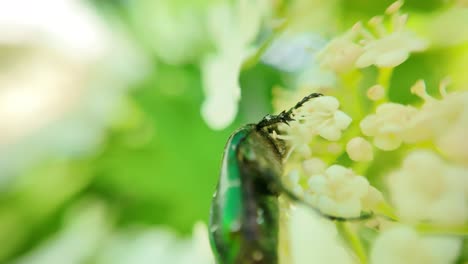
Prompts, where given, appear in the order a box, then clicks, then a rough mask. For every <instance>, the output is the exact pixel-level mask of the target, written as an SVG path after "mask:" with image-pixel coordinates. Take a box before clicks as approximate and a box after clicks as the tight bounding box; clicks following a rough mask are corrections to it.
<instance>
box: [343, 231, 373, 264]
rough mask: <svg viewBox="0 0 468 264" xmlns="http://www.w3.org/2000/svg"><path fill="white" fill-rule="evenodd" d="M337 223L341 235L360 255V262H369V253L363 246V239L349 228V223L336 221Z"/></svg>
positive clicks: (364, 263)
mask: <svg viewBox="0 0 468 264" xmlns="http://www.w3.org/2000/svg"><path fill="white" fill-rule="evenodd" d="M335 225H336V228H337V230H338V232H339V233H340V235H341V237H342V238H343V239H344V240H345V242H346V243H347V244H348V246H349V247H350V248H351V249H352V250H353V252H354V253H355V254H356V256H357V257H358V259H359V262H360V263H361V264H367V255H366V252H365V250H364V247H363V246H362V243H361V239H360V238H359V237H358V236H357V235H356V233H355V232H354V231H353V230H351V229H350V228H349V224H348V223H345V222H335Z"/></svg>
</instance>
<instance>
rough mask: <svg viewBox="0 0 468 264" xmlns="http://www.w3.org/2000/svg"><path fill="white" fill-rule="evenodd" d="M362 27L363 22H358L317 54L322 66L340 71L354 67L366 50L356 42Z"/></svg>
mask: <svg viewBox="0 0 468 264" xmlns="http://www.w3.org/2000/svg"><path fill="white" fill-rule="evenodd" d="M361 28H362V25H361V23H357V24H356V25H354V26H353V28H351V29H350V30H349V31H347V32H346V33H344V34H343V35H342V36H338V37H336V38H334V39H332V40H331V41H330V42H329V43H328V44H327V45H326V46H325V47H324V48H323V50H322V51H320V52H319V53H318V54H317V60H318V61H319V63H320V66H321V67H323V68H325V69H331V70H334V71H335V72H339V73H341V72H347V71H349V70H351V69H353V68H354V64H355V63H356V60H357V59H358V58H359V56H361V54H362V53H363V52H364V50H363V48H362V47H361V46H360V45H358V44H356V43H355V42H356V40H357V39H358V37H359V32H360V30H361Z"/></svg>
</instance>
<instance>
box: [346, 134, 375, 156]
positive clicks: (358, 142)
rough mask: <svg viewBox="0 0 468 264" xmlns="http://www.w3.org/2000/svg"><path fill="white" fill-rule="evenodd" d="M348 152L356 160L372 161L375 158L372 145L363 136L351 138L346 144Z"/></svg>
mask: <svg viewBox="0 0 468 264" xmlns="http://www.w3.org/2000/svg"><path fill="white" fill-rule="evenodd" d="M346 152H347V153H348V155H349V157H350V158H351V160H354V161H371V160H372V159H373V158H374V154H373V152H372V145H371V144H370V143H369V142H368V141H367V140H365V139H364V138H362V137H355V138H353V139H351V140H350V141H349V142H348V144H346Z"/></svg>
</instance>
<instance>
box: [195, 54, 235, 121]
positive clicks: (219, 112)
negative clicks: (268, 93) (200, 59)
mask: <svg viewBox="0 0 468 264" xmlns="http://www.w3.org/2000/svg"><path fill="white" fill-rule="evenodd" d="M241 63H242V57H236V56H230V55H229V54H224V55H219V56H213V57H210V58H207V59H206V60H205V62H204V63H203V65H202V77H203V84H204V86H203V88H204V91H205V95H206V98H205V101H204V102H203V104H202V107H201V114H202V117H203V119H204V120H205V121H206V123H207V124H208V125H209V126H210V127H211V128H213V129H223V128H225V127H226V126H228V125H229V124H230V123H231V122H232V121H233V120H234V118H235V117H236V114H237V108H238V101H239V99H240V86H239V81H238V76H239V71H240V67H241Z"/></svg>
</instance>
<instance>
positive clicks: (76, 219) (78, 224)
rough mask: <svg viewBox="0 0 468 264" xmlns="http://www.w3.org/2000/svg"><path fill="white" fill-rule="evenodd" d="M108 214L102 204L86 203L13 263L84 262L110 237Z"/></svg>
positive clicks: (75, 263)
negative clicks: (58, 227) (60, 227)
mask: <svg viewBox="0 0 468 264" xmlns="http://www.w3.org/2000/svg"><path fill="white" fill-rule="evenodd" d="M109 218H110V214H109V212H108V211H107V209H106V208H105V207H104V205H103V204H100V203H96V202H87V203H84V204H83V205H80V206H77V207H76V208H75V210H72V212H71V213H70V214H69V215H68V217H67V218H66V222H65V227H64V228H63V229H62V230H60V231H59V232H58V233H57V234H55V235H53V236H52V237H51V238H50V239H48V240H46V241H45V242H43V243H41V244H40V245H39V246H38V247H36V248H34V249H33V250H31V251H29V252H28V253H26V254H25V255H24V256H21V257H19V258H18V259H17V260H16V261H13V263H14V264H55V263H70V264H81V263H85V262H86V261H87V260H89V259H90V258H91V257H93V255H94V254H95V252H96V250H97V249H98V248H99V247H100V245H101V243H102V242H103V241H104V240H105V238H106V237H107V236H108V235H109V234H110V221H109Z"/></svg>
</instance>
